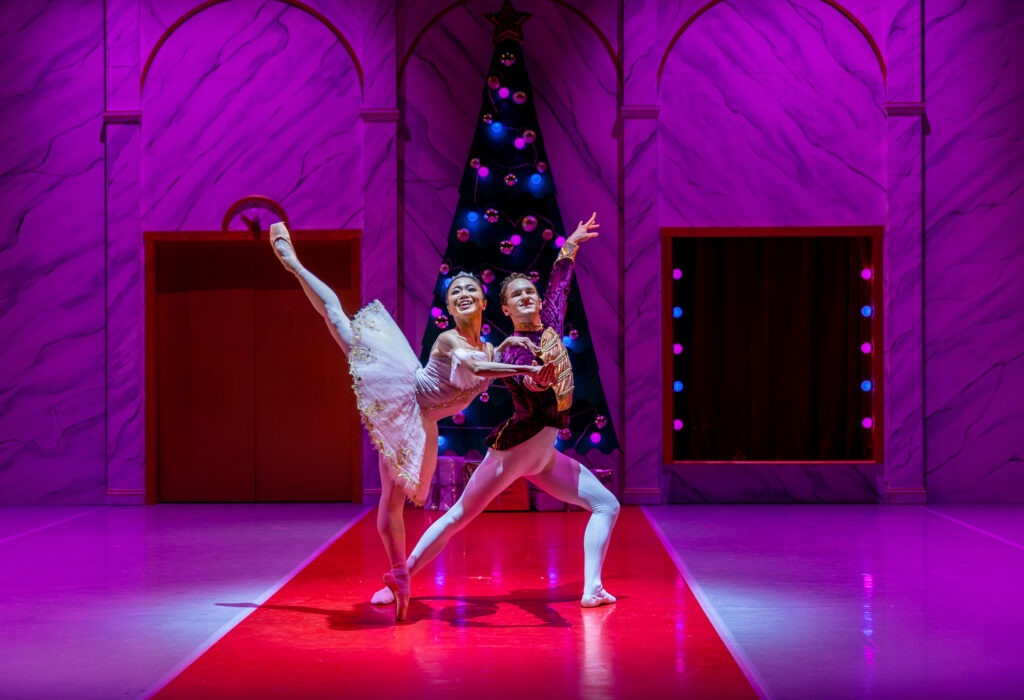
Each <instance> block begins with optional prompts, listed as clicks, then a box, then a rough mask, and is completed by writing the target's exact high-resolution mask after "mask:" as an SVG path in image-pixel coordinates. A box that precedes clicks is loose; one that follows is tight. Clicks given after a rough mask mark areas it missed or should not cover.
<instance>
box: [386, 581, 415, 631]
mask: <svg viewBox="0 0 1024 700" xmlns="http://www.w3.org/2000/svg"><path fill="white" fill-rule="evenodd" d="M384 585H385V586H387V587H388V588H389V589H390V590H391V594H392V595H394V596H395V621H396V622H401V621H402V620H404V619H405V615H406V613H407V612H409V598H410V593H409V569H407V568H405V567H402V568H401V569H397V568H396V569H392V570H391V571H388V572H386V573H385V574H384Z"/></svg>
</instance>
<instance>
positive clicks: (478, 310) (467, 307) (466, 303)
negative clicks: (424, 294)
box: [445, 277, 487, 318]
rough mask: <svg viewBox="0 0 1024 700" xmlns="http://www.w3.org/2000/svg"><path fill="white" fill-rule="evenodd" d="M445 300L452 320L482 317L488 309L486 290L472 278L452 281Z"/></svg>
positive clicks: (460, 278) (459, 278)
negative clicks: (485, 297) (485, 296)
mask: <svg viewBox="0 0 1024 700" xmlns="http://www.w3.org/2000/svg"><path fill="white" fill-rule="evenodd" d="M445 299H446V301H447V303H448V313H450V314H451V315H452V318H458V317H464V318H472V317H474V316H481V315H482V314H483V312H484V309H486V308H487V300H486V299H484V290H483V289H482V288H481V287H480V283H479V282H477V281H476V280H475V279H473V278H472V277H456V278H455V279H454V280H452V283H451V284H450V285H449V286H448V291H447V292H446V295H445Z"/></svg>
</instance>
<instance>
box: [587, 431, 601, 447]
mask: <svg viewBox="0 0 1024 700" xmlns="http://www.w3.org/2000/svg"><path fill="white" fill-rule="evenodd" d="M590 442H592V443H594V444H595V445H596V444H597V443H599V442H601V433H591V434H590Z"/></svg>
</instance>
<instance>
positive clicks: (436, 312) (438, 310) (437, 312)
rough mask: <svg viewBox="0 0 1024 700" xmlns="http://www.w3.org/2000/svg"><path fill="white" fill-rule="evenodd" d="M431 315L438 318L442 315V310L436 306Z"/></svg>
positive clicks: (432, 308)
mask: <svg viewBox="0 0 1024 700" xmlns="http://www.w3.org/2000/svg"><path fill="white" fill-rule="evenodd" d="M430 315H431V316H433V317H434V318H438V317H439V316H440V315H441V309H439V308H437V307H436V306H433V307H431V309H430Z"/></svg>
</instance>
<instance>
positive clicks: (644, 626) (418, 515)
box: [157, 508, 756, 700]
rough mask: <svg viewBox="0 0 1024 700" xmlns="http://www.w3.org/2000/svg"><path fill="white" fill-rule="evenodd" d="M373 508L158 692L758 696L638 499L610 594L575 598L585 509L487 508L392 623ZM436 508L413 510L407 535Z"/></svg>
mask: <svg viewBox="0 0 1024 700" xmlns="http://www.w3.org/2000/svg"><path fill="white" fill-rule="evenodd" d="M374 515H375V511H371V512H370V513H368V514H367V515H366V516H364V517H363V518H362V520H361V521H360V522H358V523H357V524H356V525H355V526H354V527H353V528H352V529H351V530H349V531H348V532H347V533H345V534H344V535H343V536H342V537H341V538H340V539H339V540H338V541H337V542H335V543H334V544H333V545H332V546H331V547H329V548H328V549H327V550H326V551H325V552H324V553H323V554H322V555H321V556H320V557H318V558H317V559H316V560H315V561H313V563H311V564H310V565H309V566H308V567H306V568H305V569H304V570H303V571H301V572H300V573H299V574H298V575H297V576H295V578H293V579H292V580H291V581H289V582H288V583H287V584H286V585H285V586H284V587H283V588H282V589H281V590H280V591H279V592H278V593H277V594H276V595H274V596H272V597H271V598H270V600H268V601H267V602H266V604H264V605H263V606H261V607H260V608H259V609H258V610H256V611H255V612H254V613H253V614H252V615H250V616H249V617H247V618H246V619H245V620H244V621H243V622H242V623H241V624H239V625H238V626H237V627H235V628H234V629H233V630H231V631H230V632H229V633H228V634H227V635H225V636H224V638H223V639H221V640H220V641H219V642H217V643H216V644H214V645H213V647H211V648H210V649H209V650H208V651H207V652H206V653H205V654H203V655H202V656H201V657H200V658H199V659H198V660H196V662H195V663H193V664H192V665H191V666H189V667H188V668H187V669H185V671H184V672H183V673H182V674H181V675H179V676H178V677H176V678H175V679H174V680H173V681H171V683H170V684H169V685H167V686H166V687H165V688H164V689H163V691H161V692H160V693H159V694H158V695H157V697H158V698H218V699H219V700H223V699H224V698H443V699H444V700H454V699H456V698H460V699H461V698H472V699H473V700H492V699H495V698H506V697H508V698H512V697H515V698H523V699H524V700H539V699H540V698H549V697H551V698H562V699H565V700H571V699H574V698H655V697H685V698H687V699H688V700H692V699H695V698H716V699H720V698H741V697H742V698H753V697H756V695H755V694H754V692H753V690H752V689H751V688H750V686H749V684H748V683H747V681H746V679H745V678H744V677H743V674H742V672H741V671H740V669H739V667H738V666H737V665H736V663H735V661H734V660H733V658H732V657H731V656H730V655H729V652H728V651H727V650H726V648H725V645H724V644H723V643H722V640H721V639H720V638H719V637H718V635H717V634H716V633H715V630H714V628H713V627H712V625H711V623H710V622H709V621H708V619H707V617H706V616H705V615H704V612H703V611H702V610H701V608H700V606H699V605H698V604H697V601H696V600H695V599H694V597H693V594H692V593H691V592H690V590H689V588H688V587H687V586H686V584H685V583H684V582H683V580H682V578H681V577H680V575H679V572H678V571H677V569H676V568H675V566H674V564H673V563H672V560H671V559H670V558H669V555H668V553H667V552H666V551H665V549H664V548H663V546H662V545H661V543H660V542H659V540H658V538H657V537H656V535H655V534H654V532H653V530H652V529H651V526H650V525H649V524H648V522H647V519H646V518H645V517H644V514H643V513H642V512H641V511H640V510H639V509H637V508H623V510H622V514H621V516H620V518H619V522H618V525H617V526H616V529H615V532H614V534H613V536H612V545H611V551H610V552H609V555H608V561H607V562H606V564H605V575H604V583H605V587H606V588H607V589H608V590H609V591H611V592H612V593H614V594H615V595H617V596H618V597H619V602H618V603H617V604H616V605H613V606H608V607H604V608H598V609H592V610H584V609H581V608H580V607H579V597H580V592H581V587H582V578H583V547H582V543H583V529H584V527H585V526H586V520H587V517H588V514H587V513H581V512H576V513H484V514H483V515H481V516H480V517H479V518H477V520H476V521H474V522H473V523H471V524H470V525H469V526H468V527H467V528H466V530H464V531H463V532H462V533H461V534H459V535H456V536H455V537H454V538H453V539H452V541H451V543H450V544H449V547H448V550H447V551H446V552H445V553H443V554H442V555H441V556H440V557H438V559H437V560H436V561H435V562H434V563H433V564H431V565H429V566H428V567H427V568H426V569H425V570H424V571H423V572H422V573H421V574H420V575H419V576H418V577H417V578H416V579H415V580H414V581H413V600H412V604H411V605H410V607H409V619H408V620H406V621H405V622H404V623H402V624H400V625H398V626H395V625H394V624H393V619H394V610H393V608H392V607H386V608H376V607H373V606H371V605H369V604H368V603H367V600H368V599H369V596H370V594H371V593H373V591H374V590H376V589H377V588H379V586H380V573H381V572H382V570H383V568H384V565H385V558H384V553H383V549H382V547H381V543H380V538H379V537H378V535H377V531H376V528H375V524H374ZM437 515H438V514H437V513H433V512H429V511H427V512H424V511H419V510H408V511H406V522H407V531H408V534H407V536H408V540H409V546H410V548H411V546H412V545H413V544H414V543H415V542H416V540H417V538H418V537H419V534H420V533H421V532H422V531H423V530H424V529H425V528H426V526H427V525H428V524H429V522H431V521H432V519H433V518H436V517H437ZM212 602H218V603H221V604H237V603H238V601H211V603H212Z"/></svg>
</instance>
